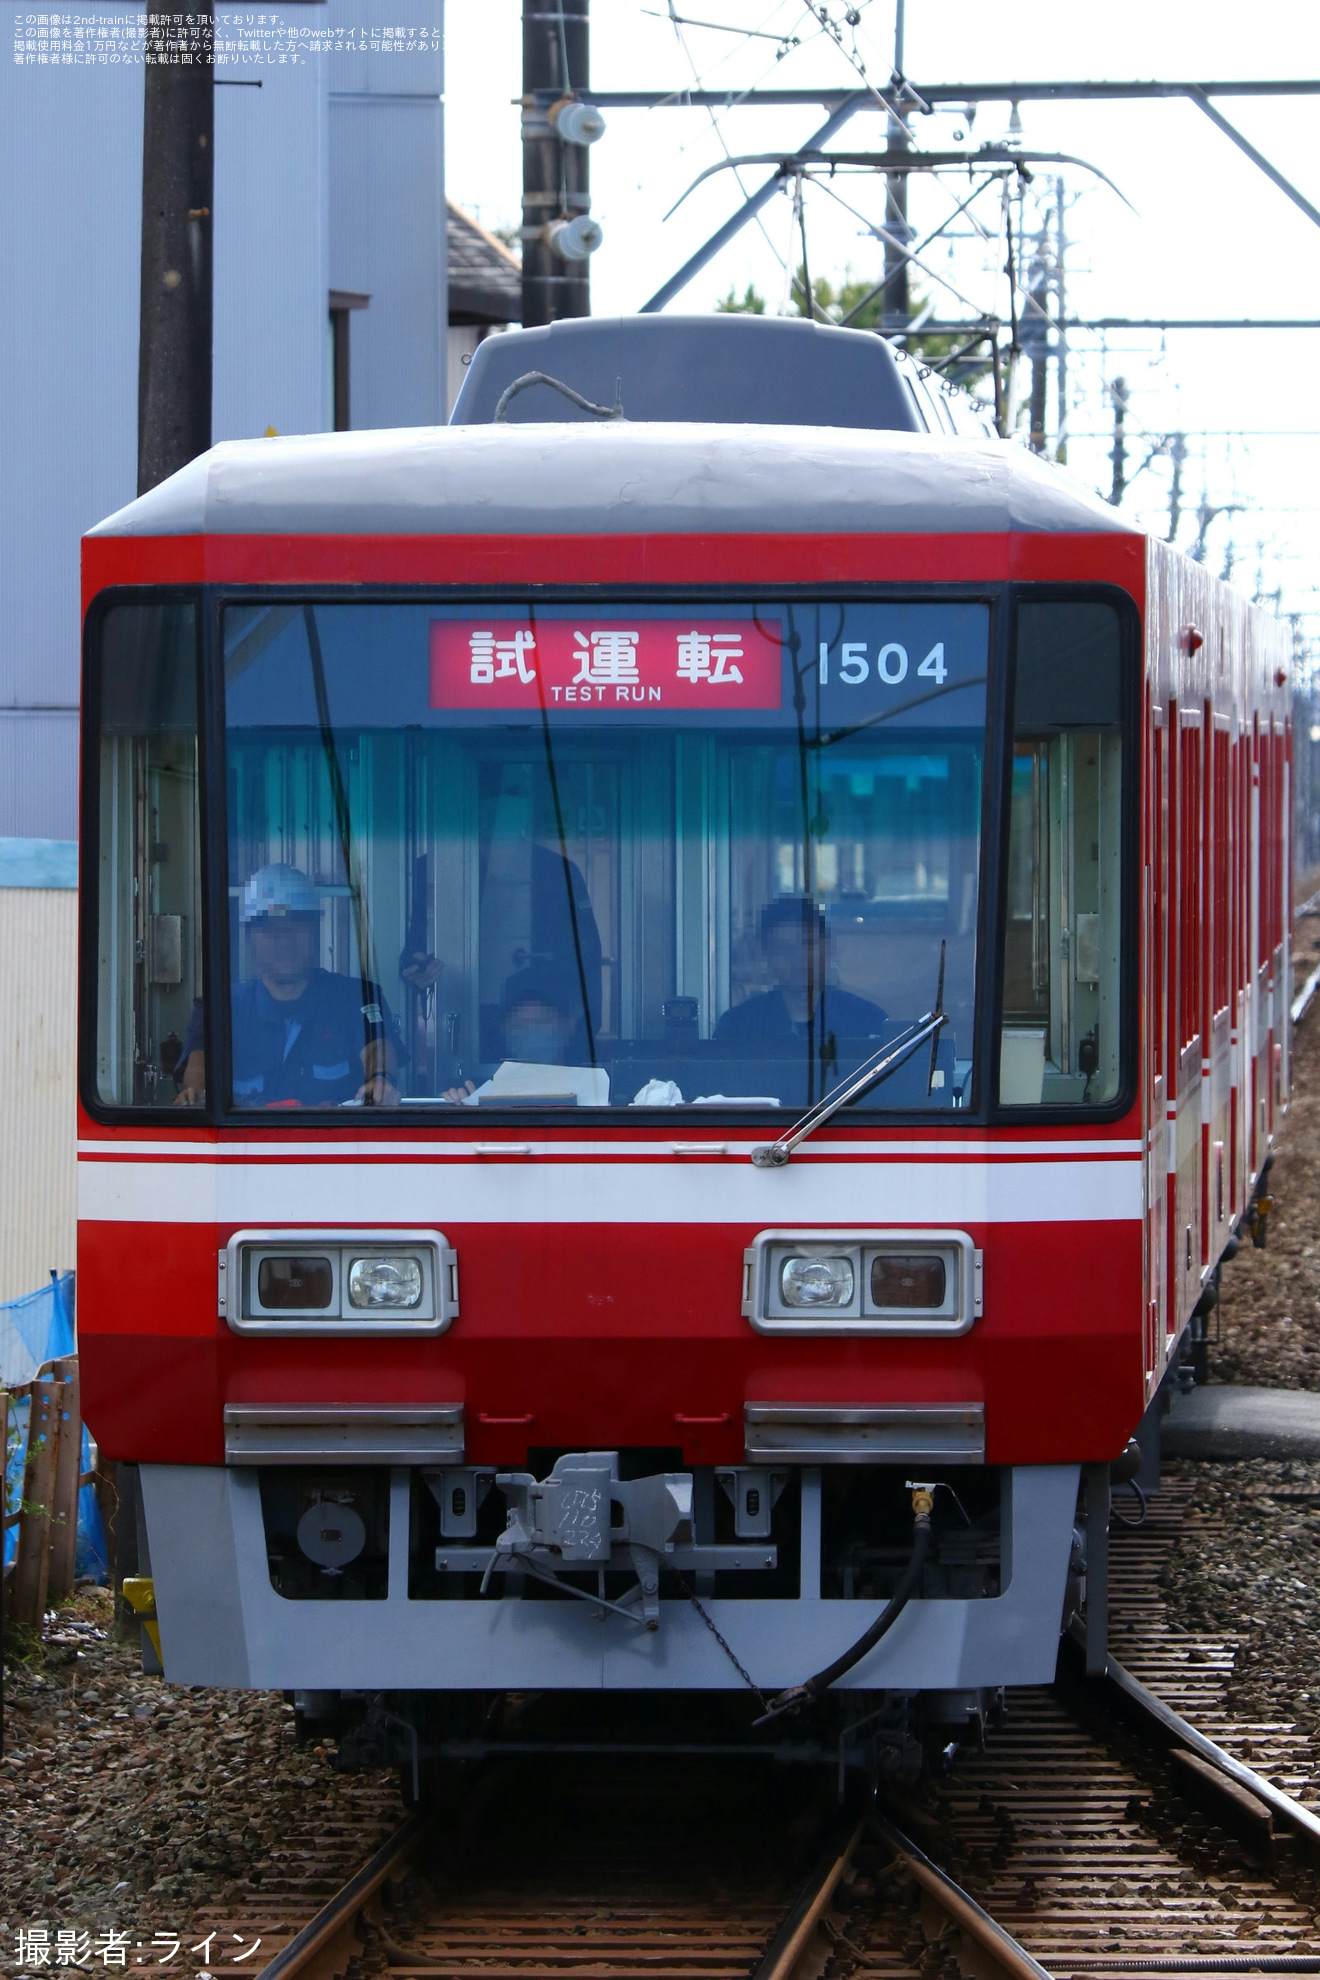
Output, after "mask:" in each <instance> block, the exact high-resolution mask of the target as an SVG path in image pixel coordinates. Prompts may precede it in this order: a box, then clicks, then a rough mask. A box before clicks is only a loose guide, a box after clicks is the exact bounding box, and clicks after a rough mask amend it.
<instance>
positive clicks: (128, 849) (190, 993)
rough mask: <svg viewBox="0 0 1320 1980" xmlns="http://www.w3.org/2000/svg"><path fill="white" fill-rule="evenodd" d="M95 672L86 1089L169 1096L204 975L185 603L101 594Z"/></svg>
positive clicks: (128, 1099) (121, 1097) (193, 666)
mask: <svg viewBox="0 0 1320 1980" xmlns="http://www.w3.org/2000/svg"><path fill="white" fill-rule="evenodd" d="M97 671H98V676H99V681H100V735H99V739H98V745H97V751H98V753H97V765H96V768H97V785H98V789H97V794H96V804H97V824H98V830H97V852H98V873H97V888H96V904H97V905H96V913H97V930H96V941H95V944H94V953H95V955H96V958H97V962H96V971H97V979H96V1067H95V1092H96V1096H97V1098H98V1099H99V1100H100V1101H101V1102H102V1104H103V1105H105V1106H111V1107H169V1106H173V1104H174V1103H175V1101H176V1100H177V1099H178V1096H179V1086H178V1084H177V1083H176V1080H177V1078H178V1076H180V1075H181V1074H182V1071H183V1064H182V1059H183V1046H184V1042H185V1040H186V1038H187V1037H188V1034H189V1027H190V1025H192V1026H194V1027H195V1023H196V1019H195V1016H194V1013H195V1011H196V1010H197V1009H198V1008H199V1006H198V1005H197V1002H196V1000H197V998H198V996H199V994H200V988H201V975H202V936H201V850H200V831H199V822H198V790H197V615H196V609H195V607H194V606H193V605H192V603H191V602H184V601H180V602H171V603H166V604H151V605H146V604H142V605H137V604H124V605H115V606H112V607H111V609H110V610H109V611H108V612H106V614H105V616H104V618H103V619H102V621H101V626H100V655H99V663H98V670H97Z"/></svg>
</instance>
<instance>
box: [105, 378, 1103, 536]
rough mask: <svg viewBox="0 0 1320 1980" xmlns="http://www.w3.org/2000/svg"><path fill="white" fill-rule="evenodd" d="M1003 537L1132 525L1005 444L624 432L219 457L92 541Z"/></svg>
mask: <svg viewBox="0 0 1320 1980" xmlns="http://www.w3.org/2000/svg"><path fill="white" fill-rule="evenodd" d="M500 341H501V342H502V341H503V339H501V340H500ZM1007 531H1030V532H1065V533H1071V532H1077V533H1088V534H1089V533H1095V532H1106V533H1116V534H1130V533H1131V526H1130V525H1129V524H1127V523H1125V522H1124V520H1123V519H1122V518H1121V517H1120V516H1119V515H1118V514H1117V513H1116V511H1115V510H1114V509H1112V508H1111V507H1110V506H1109V505H1108V503H1106V502H1103V501H1101V500H1100V498H1099V497H1098V496H1096V495H1093V494H1092V493H1091V492H1090V491H1089V490H1088V489H1086V488H1084V487H1082V486H1081V485H1080V484H1079V483H1077V482H1075V481H1073V480H1072V479H1071V478H1070V477H1069V476H1068V475H1067V474H1066V473H1065V472H1064V471H1062V470H1061V469H1059V468H1056V467H1053V466H1051V465H1049V464H1048V463H1046V462H1044V461H1042V460H1040V459H1038V458H1037V457H1036V456H1035V455H1033V454H1030V453H1028V452H1026V451H1025V450H1024V449H1023V448H1021V447H1018V446H1015V445H1012V444H1010V443H1008V442H1005V441H1001V440H991V439H956V438H950V437H941V436H938V435H935V434H930V433H912V432H895V431H879V432H877V431H874V430H869V429H866V428H858V427H852V428H847V427H832V426H789V425H715V424H707V423H703V424H687V423H682V424H679V423H673V424H670V423H663V424H661V423H654V424H652V423H645V424H644V423H640V422H633V421H631V420H627V419H622V420H602V421H600V422H598V423H593V424H591V425H577V424H559V423H553V424H540V423H531V422H519V423H517V424H513V423H509V424H500V425H493V424H484V425H460V426H447V427H407V428H403V429H400V430H398V431H393V432H391V431H380V432H361V433H318V434H311V435H308V436H306V437H303V438H283V437H275V438H270V439H263V440H230V441H225V442H222V443H221V444H220V445H219V446H216V447H213V448H211V450H210V452H209V453H206V454H202V455H199V456H198V458H197V459H196V460H195V461H190V462H189V464H188V465H187V467H184V468H181V469H180V470H179V472H178V473H177V474H174V475H171V476H170V477H169V479H168V480H167V481H163V482H161V483H160V485H159V486H158V487H156V488H153V489H152V490H150V492H149V493H148V494H146V495H143V496H140V497H139V498H138V500H137V501H135V502H130V503H129V504H128V506H127V507H126V508H123V509H120V510H118V511H117V512H116V513H115V514H114V515H112V516H110V517H108V518H107V519H106V520H105V521H104V522H102V523H100V524H98V525H97V526H96V527H95V528H94V529H92V530H91V531H89V532H88V534H89V535H91V536H154V537H159V536H199V535H220V536H230V535H252V536H260V535H317V536H321V535H331V536H377V535H390V536H412V535H417V536H521V535H533V536H536V535H553V536H562V535H616V536H627V535H655V534H660V535H700V534H716V535H719V534H726V535H730V534H763V533H764V534H776V535H790V534H810V535H821V534H833V533H837V534H865V535H877V534H878V535H891V534H909V533H911V534H917V533H921V534H954V535H968V534H982V533H984V534H992V535H993V534H1001V533H1004V532H1007Z"/></svg>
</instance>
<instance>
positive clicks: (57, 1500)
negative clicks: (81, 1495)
mask: <svg viewBox="0 0 1320 1980" xmlns="http://www.w3.org/2000/svg"><path fill="white" fill-rule="evenodd" d="M50 1373H51V1374H52V1375H53V1376H55V1377H56V1378H57V1380H60V1381H62V1382H63V1383H64V1402H63V1408H62V1410H61V1412H60V1415H61V1419H62V1420H61V1423H60V1450H59V1458H58V1461H57V1464H56V1468H55V1489H54V1496H53V1513H54V1518H53V1522H52V1525H51V1534H50V1578H49V1582H48V1585H47V1589H46V1600H47V1601H48V1602H59V1601H62V1600H63V1599H64V1597H65V1596H66V1595H72V1593H73V1578H74V1574H75V1573H76V1571H77V1560H78V1486H79V1480H80V1479H81V1476H82V1416H81V1414H80V1413H79V1407H78V1404H79V1396H78V1357H77V1355H76V1354H72V1355H67V1356H66V1357H65V1358H64V1359H63V1360H62V1361H52V1362H51V1363H50Z"/></svg>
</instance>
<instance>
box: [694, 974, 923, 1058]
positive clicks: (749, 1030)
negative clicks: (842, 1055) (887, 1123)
mask: <svg viewBox="0 0 1320 1980" xmlns="http://www.w3.org/2000/svg"><path fill="white" fill-rule="evenodd" d="M885 1022H886V1019H885V1013H884V1012H883V1011H882V1010H881V1008H880V1006H879V1004H873V1003H871V1002H870V1000H869V999H868V998H866V997H857V996H854V995H853V993H852V991H851V990H835V989H832V988H831V987H830V986H829V985H828V984H827V985H826V986H825V988H824V989H823V990H822V991H821V993H820V996H819V998H818V999H817V1001H816V1022H815V1026H814V1031H815V1041H816V1050H817V1052H821V1051H822V1049H823V1048H824V1046H825V1041H826V1040H827V1039H831V1038H846V1039H849V1040H861V1039H867V1038H873V1037H875V1036H876V1035H877V1034H878V1033H879V1032H880V1030H881V1029H882V1027H883V1026H884V1024H885ZM806 1042H807V1022H806V1019H805V1018H804V1019H801V1020H798V1019H796V1018H791V1017H790V1016H789V1014H788V1005H787V1004H786V1003H785V1002H784V999H783V997H782V995H781V994H780V992H779V991H778V990H765V991H763V992H762V993H761V995H760V996H757V997H749V998H748V999H747V1001H746V1003H745V1004H734V1005H733V1006H732V1008H731V1009H729V1010H727V1011H726V1012H725V1013H724V1016H723V1017H722V1018H721V1019H720V1021H719V1023H718V1024H717V1025H716V1027H715V1044H716V1046H717V1047H720V1046H722V1047H723V1048H724V1049H725V1050H726V1051H728V1052H735V1053H739V1054H741V1053H744V1052H745V1053H748V1054H754V1055H757V1056H761V1055H764V1056H766V1057H776V1056H778V1055H779V1054H781V1053H790V1052H794V1051H800V1050H801V1049H802V1047H803V1046H805V1044H806ZM826 1055H827V1056H829V1054H828V1052H827V1053H826Z"/></svg>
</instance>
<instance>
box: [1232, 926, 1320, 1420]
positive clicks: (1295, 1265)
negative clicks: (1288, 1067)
mask: <svg viewBox="0 0 1320 1980" xmlns="http://www.w3.org/2000/svg"><path fill="white" fill-rule="evenodd" d="M1295 962H1296V967H1295V972H1294V974H1295V977H1296V981H1297V985H1298V988H1299V989H1300V987H1301V986H1302V984H1303V983H1304V982H1305V981H1306V979H1307V977H1308V976H1309V975H1310V974H1311V972H1312V970H1313V969H1315V968H1316V967H1317V965H1318V964H1320V914H1311V915H1307V916H1306V917H1305V918H1304V919H1303V920H1301V921H1299V922H1298V923H1297V930H1296V954H1295ZM1276 1150H1277V1152H1276V1156H1275V1161H1274V1166H1273V1168H1272V1169H1271V1170H1270V1173H1269V1195H1270V1199H1271V1201H1272V1203H1273V1205H1274V1208H1273V1210H1272V1212H1271V1214H1270V1217H1269V1219H1268V1235H1267V1238H1266V1244H1265V1248H1264V1250H1261V1251H1257V1250H1256V1248H1255V1246H1254V1245H1253V1244H1251V1242H1250V1241H1249V1240H1248V1241H1247V1242H1245V1243H1244V1244H1243V1246H1242V1249H1241V1250H1240V1251H1239V1253H1238V1255H1237V1257H1236V1258H1235V1259H1233V1260H1232V1262H1231V1263H1230V1264H1227V1265H1225V1266H1224V1268H1223V1270H1222V1272H1221V1274H1220V1281H1219V1309H1218V1313H1217V1315H1215V1316H1212V1318H1211V1321H1210V1335H1211V1339H1212V1341H1213V1340H1214V1336H1215V1334H1216V1332H1217V1333H1218V1342H1217V1344H1215V1345H1213V1346H1212V1347H1211V1350H1210V1380H1211V1381H1212V1382H1237V1383H1242V1384H1244V1385H1246V1386H1248V1387H1257V1388H1264V1389H1320V993H1318V994H1317V996H1316V998H1315V1000H1314V1002H1313V1003H1312V1004H1311V1007H1310V1009H1309V1010H1308V1011H1307V1013H1306V1015H1305V1017H1303V1019H1302V1021H1301V1023H1300V1024H1299V1025H1298V1026H1297V1029H1296V1031H1295V1032H1294V1033H1293V1092H1292V1100H1291V1103H1290V1105H1289V1109H1288V1113H1287V1116H1286V1117H1285V1119H1284V1123H1283V1128H1282V1131H1281V1133H1280V1134H1279V1136H1278V1138H1277V1142H1276ZM1216 1323H1217V1324H1216Z"/></svg>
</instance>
